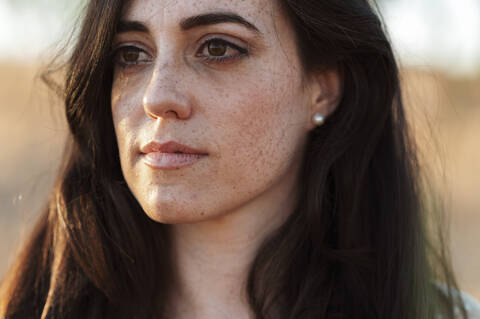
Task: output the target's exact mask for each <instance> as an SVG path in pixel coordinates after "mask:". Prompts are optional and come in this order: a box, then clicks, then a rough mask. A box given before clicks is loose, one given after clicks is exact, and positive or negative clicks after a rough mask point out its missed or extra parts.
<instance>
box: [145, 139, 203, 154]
mask: <svg viewBox="0 0 480 319" xmlns="http://www.w3.org/2000/svg"><path fill="white" fill-rule="evenodd" d="M141 151H142V153H152V152H160V153H178V152H181V153H185V154H201V155H208V153H207V152H204V151H201V150H198V149H195V148H193V147H190V146H186V145H183V144H180V143H177V142H175V141H169V142H165V143H158V142H155V141H152V142H149V143H148V144H145V145H144V146H143V147H142V148H141Z"/></svg>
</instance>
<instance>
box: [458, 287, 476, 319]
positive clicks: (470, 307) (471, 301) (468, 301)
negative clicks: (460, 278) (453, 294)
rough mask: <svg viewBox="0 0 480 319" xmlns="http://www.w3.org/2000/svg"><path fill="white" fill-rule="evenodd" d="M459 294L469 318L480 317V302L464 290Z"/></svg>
mask: <svg viewBox="0 0 480 319" xmlns="http://www.w3.org/2000/svg"><path fill="white" fill-rule="evenodd" d="M458 294H459V295H460V297H461V298H462V300H463V303H464V304H465V309H466V310H467V313H468V317H469V319H480V303H479V302H478V301H477V300H476V299H475V298H473V297H472V296H470V295H469V294H467V293H465V292H463V291H459V292H458Z"/></svg>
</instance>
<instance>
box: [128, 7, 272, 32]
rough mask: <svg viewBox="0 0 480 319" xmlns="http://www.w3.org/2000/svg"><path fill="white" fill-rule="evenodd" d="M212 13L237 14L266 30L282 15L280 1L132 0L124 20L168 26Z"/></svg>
mask: <svg viewBox="0 0 480 319" xmlns="http://www.w3.org/2000/svg"><path fill="white" fill-rule="evenodd" d="M209 12H229V13H235V14H237V15H240V16H241V17H243V18H245V19H247V20H248V21H250V22H252V23H254V24H255V25H256V26H257V27H258V28H259V29H264V30H268V29H270V28H271V25H272V24H273V23H274V21H275V16H277V15H278V16H280V15H281V12H280V8H279V6H278V1H276V0H132V1H129V2H128V4H127V5H126V7H125V10H124V13H123V19H126V20H134V21H143V22H145V23H146V24H155V25H167V24H173V23H176V22H178V21H180V20H181V19H182V18H186V17H190V16H195V15H199V14H202V13H209Z"/></svg>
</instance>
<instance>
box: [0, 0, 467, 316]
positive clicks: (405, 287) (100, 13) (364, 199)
mask: <svg viewBox="0 0 480 319" xmlns="http://www.w3.org/2000/svg"><path fill="white" fill-rule="evenodd" d="M124 2H126V1H119V0H91V1H90V3H89V4H88V6H87V7H86V10H85V17H84V19H83V24H82V27H81V30H80V33H79V34H78V38H77V40H76V46H75V48H74V50H73V53H72V54H71V56H70V58H69V60H68V62H67V63H66V65H65V70H66V80H65V83H64V86H63V91H62V97H63V100H64V104H65V111H66V117H67V120H68V124H69V128H70V138H69V140H68V143H67V147H66V150H65V153H64V161H63V163H64V165H63V167H62V169H61V170H60V173H59V176H58V179H57V182H56V184H55V187H54V189H53V190H52V192H51V197H50V198H49V200H48V204H47V205H46V207H45V209H44V211H43V214H42V215H41V216H40V219H39V221H38V224H37V225H36V228H35V230H34V232H33V233H32V234H31V236H30V238H29V241H28V244H27V245H26V247H25V248H24V250H23V253H22V254H21V256H20V257H19V258H18V260H17V263H16V264H15V265H14V267H12V269H11V271H10V272H9V274H8V276H7V277H6V279H5V280H4V282H3V297H2V298H1V300H0V301H1V304H2V308H1V309H2V310H1V311H0V313H1V314H3V315H4V316H5V318H9V319H10V318H40V317H42V318H161V317H162V312H163V310H164V307H165V304H166V300H167V298H168V296H169V290H170V288H169V280H168V278H169V274H170V272H171V267H172V265H171V260H170V258H169V257H170V252H169V247H170V245H169V242H168V236H167V229H166V226H165V225H162V224H159V223H156V222H154V221H152V220H150V219H149V218H148V217H147V216H146V214H145V213H144V212H143V211H142V209H141V207H140V205H139V204H138V203H137V201H136V199H135V198H134V196H133V195H132V193H131V192H130V191H129V189H128V187H127V185H126V182H125V180H124V178H123V176H122V173H121V169H120V163H119V156H118V149H117V143H116V138H115V132H114V129H113V123H112V114H111V109H110V91H111V87H112V74H113V71H112V59H111V54H110V52H111V44H112V40H113V37H114V35H115V34H116V27H117V22H118V21H119V19H120V16H121V14H122V9H123V6H124ZM281 4H282V6H283V9H284V10H285V12H286V13H287V15H288V17H289V18H290V20H291V22H292V24H293V26H294V29H295V31H296V35H297V42H298V43H297V45H298V47H299V52H300V55H301V60H302V63H303V69H304V72H305V73H306V74H308V73H309V72H313V71H315V72H322V71H326V70H329V69H332V68H335V69H336V70H339V71H340V72H341V74H342V81H343V83H342V87H343V92H344V94H343V97H342V100H341V102H340V105H339V106H338V108H337V110H336V111H335V112H334V113H333V114H332V115H331V117H329V118H328V120H327V121H326V122H325V124H324V125H323V126H321V127H319V128H317V129H315V130H314V131H312V132H311V133H310V135H309V139H308V146H307V150H306V152H307V154H306V156H305V161H304V163H303V170H302V176H301V179H300V185H299V187H300V188H301V198H300V200H299V201H298V204H297V206H296V208H295V211H294V212H292V214H291V215H290V217H289V219H288V220H287V221H286V222H285V223H284V224H283V225H282V226H281V227H280V229H278V230H277V231H275V233H273V234H272V235H271V236H270V237H269V238H268V240H266V241H265V242H264V243H263V245H262V246H261V249H260V251H259V253H258V255H257V256H256V258H255V261H254V263H253V266H252V268H251V270H250V274H249V277H248V282H247V291H248V297H249V301H250V305H251V307H252V309H253V311H254V313H255V314H256V317H257V318H275V319H282V318H291V319H293V318H295V319H298V318H325V319H327V318H369V319H372V318H389V319H396V318H397V319H405V318H409V319H410V318H418V319H420V318H421V319H424V318H434V316H435V312H436V311H437V310H438V309H440V308H441V309H443V312H444V314H445V315H447V317H450V318H453V316H454V305H455V304H457V305H459V307H460V309H461V310H462V313H463V315H464V316H465V317H466V314H465V310H464V308H463V305H462V302H461V300H454V297H453V294H452V293H451V292H450V291H448V293H439V292H438V291H439V290H438V289H437V286H436V284H437V283H438V282H440V281H442V282H444V283H445V284H446V285H447V286H448V287H451V288H456V284H455V280H454V277H453V274H452V273H451V271H450V266H449V263H448V259H447V258H446V257H445V253H444V252H445V248H444V247H440V248H439V249H438V248H435V247H434V246H433V245H430V244H429V237H428V236H427V225H426V222H425V217H424V216H425V214H424V211H425V209H424V206H425V205H423V202H422V198H423V196H422V187H421V183H420V178H419V177H420V176H419V167H418V163H417V160H416V152H415V147H414V145H415V144H414V143H413V140H412V138H411V137H410V136H409V133H408V127H407V123H406V120H405V114H404V108H403V104H402V98H401V90H400V83H399V73H398V68H397V64H396V60H395V58H394V55H393V53H392V48H391V46H390V43H389V41H388V38H387V37H386V35H385V31H384V30H383V26H382V22H381V20H380V19H379V15H378V13H376V10H375V7H373V6H372V5H371V4H370V3H369V2H368V1H367V0H349V1H338V0H282V1H281ZM438 265H440V267H438ZM434 266H435V267H434Z"/></svg>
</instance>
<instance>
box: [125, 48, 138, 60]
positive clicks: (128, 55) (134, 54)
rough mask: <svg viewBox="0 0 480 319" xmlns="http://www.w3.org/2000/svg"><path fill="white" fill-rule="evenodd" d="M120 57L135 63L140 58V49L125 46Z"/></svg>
mask: <svg viewBox="0 0 480 319" xmlns="http://www.w3.org/2000/svg"><path fill="white" fill-rule="evenodd" d="M121 58H122V60H123V61H124V62H126V63H135V62H137V61H138V59H139V58H140V51H139V50H138V49H135V48H132V47H130V48H125V49H124V50H122V52H121Z"/></svg>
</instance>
